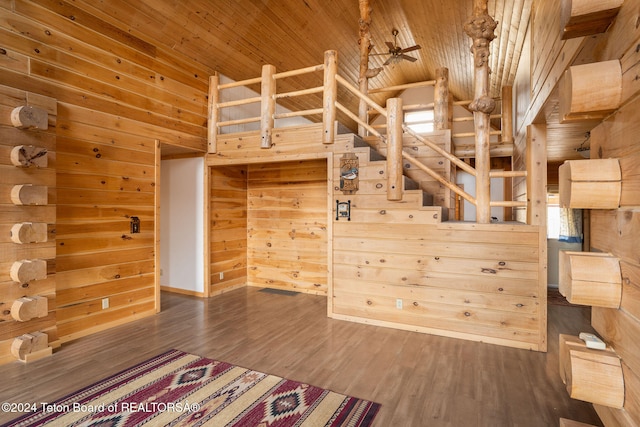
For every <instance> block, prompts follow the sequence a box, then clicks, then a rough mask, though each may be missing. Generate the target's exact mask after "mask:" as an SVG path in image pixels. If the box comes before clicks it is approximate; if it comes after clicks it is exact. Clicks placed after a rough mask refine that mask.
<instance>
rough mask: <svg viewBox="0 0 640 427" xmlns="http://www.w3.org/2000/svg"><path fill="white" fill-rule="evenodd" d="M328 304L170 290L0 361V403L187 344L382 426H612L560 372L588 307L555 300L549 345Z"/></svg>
mask: <svg viewBox="0 0 640 427" xmlns="http://www.w3.org/2000/svg"><path fill="white" fill-rule="evenodd" d="M326 310H327V308H326V298H324V297H319V296H312V295H304V294H298V295H295V296H283V295H276V294H272V293H267V292H260V291H259V290H258V289H256V288H246V289H239V290H235V291H232V292H229V293H227V294H223V295H220V296H217V297H214V298H210V299H208V300H203V299H198V298H194V297H189V296H184V295H177V294H167V293H163V295H162V312H161V313H160V314H158V315H156V316H153V317H149V318H145V319H142V320H139V321H136V322H133V323H130V324H127V325H123V326H119V327H116V328H113V329H110V330H108V331H105V332H101V333H97V334H94V335H91V336H89V337H85V338H81V339H78V340H76V341H73V342H71V343H67V344H65V345H64V346H62V347H61V348H60V349H58V350H57V351H56V352H55V353H54V355H53V356H51V357H49V358H47V359H43V360H39V361H36V362H33V363H31V364H28V365H24V364H22V363H20V362H14V363H11V364H8V365H4V366H0V378H2V384H3V385H2V387H1V388H0V401H2V402H51V401H53V400H55V399H56V398H59V397H62V396H64V395H65V394H67V393H70V392H72V391H74V390H77V389H79V388H81V387H84V386H87V385H89V384H91V383H93V382H95V381H98V380H100V379H101V378H103V377H105V376H108V375H111V374H114V373H116V372H118V371H121V370H123V369H125V368H127V367H129V366H131V365H133V364H135V363H138V362H141V361H143V360H145V359H148V358H150V357H152V356H154V355H156V354H158V353H160V352H163V351H166V350H168V349H171V348H177V349H180V350H184V351H187V352H190V353H194V354H198V355H201V356H205V357H209V358H213V359H217V360H224V361H227V362H230V363H234V364H236V365H240V366H244V367H248V368H252V369H256V370H259V371H262V372H267V373H270V374H274V375H279V376H283V377H287V378H290V379H293V380H298V381H302V382H307V383H310V384H314V385H316V386H320V387H324V388H328V389H331V390H333V391H336V392H340V393H345V394H349V395H353V396H356V397H360V398H363V399H369V400H373V401H376V402H378V403H381V404H382V408H381V410H380V412H379V414H378V416H377V418H376V422H375V425H376V426H380V427H383V426H384V427H388V426H403V427H405V426H429V427H432V426H433V427H438V426H448V427H449V426H450V427H460V426H491V427H495V426H536V427H537V426H541V427H542V426H544V427H548V426H557V425H558V423H559V418H560V417H565V418H569V419H573V420H577V421H582V422H586V423H590V424H594V425H602V424H600V421H599V420H598V417H597V415H596V414H595V411H594V410H593V408H592V407H591V405H590V404H587V403H584V402H580V401H577V400H572V399H570V398H569V397H568V396H567V393H566V391H565V390H564V387H563V385H562V382H561V380H560V376H559V374H558V343H557V337H558V333H569V334H576V335H577V333H578V332H580V331H587V330H591V328H590V326H589V319H588V316H589V310H588V309H587V308H581V307H560V306H549V352H548V353H546V354H545V353H537V352H533V351H525V350H517V349H510V348H504V347H500V346H496V345H491V344H484V343H475V342H467V341H463V340H456V339H451V338H443V337H436V336H430V335H423V334H418V333H413V332H406V331H397V330H393V329H387V328H380V327H375V326H369V325H361V324H355V323H349V322H344V321H338V320H332V319H328V318H327V316H326ZM14 417H15V414H8V413H0V422H6V421H8V420H10V419H11V418H14Z"/></svg>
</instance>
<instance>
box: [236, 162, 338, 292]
mask: <svg viewBox="0 0 640 427" xmlns="http://www.w3.org/2000/svg"><path fill="white" fill-rule="evenodd" d="M248 175H249V179H248V210H249V213H248V218H247V232H248V255H247V258H248V260H247V262H248V265H249V279H248V284H249V286H260V287H270V288H277V289H285V290H292V291H298V292H305V293H314V294H323V295H324V294H326V293H327V262H328V254H327V238H328V236H327V209H328V206H327V161H326V159H321V160H308V161H299V162H283V163H272V164H262V165H250V166H249V172H248Z"/></svg>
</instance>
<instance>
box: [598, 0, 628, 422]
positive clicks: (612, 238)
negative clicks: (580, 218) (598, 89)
mask: <svg viewBox="0 0 640 427" xmlns="http://www.w3.org/2000/svg"><path fill="white" fill-rule="evenodd" d="M624 6H626V4H625V5H624ZM637 42H640V37H637V38H636V43H637ZM633 54H634V55H635V49H634V52H633ZM623 58H624V57H623ZM627 73H633V75H634V76H635V75H636V74H637V73H636V71H635V70H628V71H627ZM627 95H629V94H628V93H627ZM638 123H640V98H635V100H634V101H632V102H630V103H629V104H627V105H625V106H624V107H622V108H621V109H620V110H618V111H617V112H616V114H614V115H613V116H612V117H610V118H609V119H608V120H606V121H604V122H603V123H602V124H600V125H599V126H598V127H596V128H595V129H594V130H593V131H592V133H591V135H592V138H591V150H592V151H591V152H592V153H593V154H595V155H596V156H598V157H602V158H610V157H613V158H618V159H620V168H621V171H622V176H623V179H622V194H621V197H620V208H619V209H613V210H592V211H591V247H592V250H594V251H602V252H609V253H611V254H613V256H615V257H617V258H619V259H620V268H621V273H622V300H621V306H620V309H612V308H597V307H594V308H593V310H592V325H593V326H594V328H595V329H596V330H597V331H598V333H599V334H600V335H601V336H602V337H603V338H604V339H605V340H606V341H607V342H608V343H609V344H610V345H612V346H613V348H614V349H615V350H616V352H617V353H618V355H619V356H620V357H621V358H622V363H623V372H624V381H625V392H626V398H625V404H624V408H623V409H621V410H617V409H609V408H606V407H602V406H596V409H597V410H598V413H599V414H600V416H601V418H602V419H603V421H605V425H606V426H607V427H609V426H613V425H640V405H639V404H638V401H639V400H638V394H637V393H638V392H639V391H640V346H638V339H637V337H638V336H640V258H638V254H640V196H639V195H640V187H639V186H640V137H639V136H638V135H639V134H638ZM613 419H615V421H613ZM628 419H631V420H633V422H634V423H635V424H629V423H628V422H627V421H621V420H628Z"/></svg>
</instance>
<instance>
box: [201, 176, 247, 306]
mask: <svg viewBox="0 0 640 427" xmlns="http://www.w3.org/2000/svg"><path fill="white" fill-rule="evenodd" d="M209 176H210V178H209V182H210V200H209V203H210V205H209V224H210V225H209V251H210V260H211V261H210V262H211V265H210V267H209V273H210V279H209V282H210V291H209V294H210V295H215V294H219V293H221V292H224V291H228V290H231V289H236V288H239V287H243V286H246V284H247V167H246V166H242V165H239V166H218V167H214V168H210V170H209Z"/></svg>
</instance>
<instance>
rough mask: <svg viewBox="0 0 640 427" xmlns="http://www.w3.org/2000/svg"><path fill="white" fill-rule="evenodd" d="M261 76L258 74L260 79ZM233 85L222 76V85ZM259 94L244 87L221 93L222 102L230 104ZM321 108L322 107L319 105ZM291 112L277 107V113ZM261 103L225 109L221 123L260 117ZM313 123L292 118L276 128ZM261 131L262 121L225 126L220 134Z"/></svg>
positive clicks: (284, 120) (276, 125) (281, 120)
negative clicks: (229, 102)
mask: <svg viewBox="0 0 640 427" xmlns="http://www.w3.org/2000/svg"><path fill="white" fill-rule="evenodd" d="M258 76H259V74H256V77H258ZM227 83H233V80H231V79H229V78H228V77H226V76H224V75H221V76H220V84H227ZM259 95H260V94H259V93H258V92H255V91H253V90H250V89H248V88H246V87H244V86H238V87H234V88H230V89H224V90H222V91H221V92H220V102H228V101H235V100H239V99H248V98H255V97H256V96H259ZM318 107H321V105H318ZM289 112H290V110H287V109H286V108H283V107H282V106H280V105H276V113H278V114H279V113H289ZM260 114H261V112H260V103H259V102H254V103H251V104H245V105H240V106H237V107H231V108H223V109H222V110H221V112H220V121H221V122H224V121H228V120H238V119H248V118H253V117H260ZM310 123H311V121H309V120H307V119H305V118H304V117H290V118H286V119H278V120H276V122H275V127H276V128H282V127H288V126H300V125H305V124H310ZM259 129H260V121H257V122H252V123H244V124H241V125H232V126H225V127H223V128H221V130H220V133H235V132H245V131H250V130H259Z"/></svg>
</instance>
